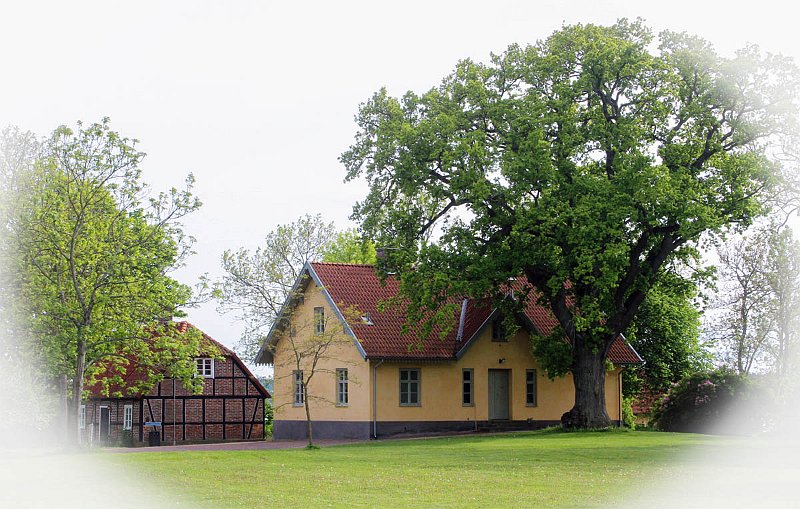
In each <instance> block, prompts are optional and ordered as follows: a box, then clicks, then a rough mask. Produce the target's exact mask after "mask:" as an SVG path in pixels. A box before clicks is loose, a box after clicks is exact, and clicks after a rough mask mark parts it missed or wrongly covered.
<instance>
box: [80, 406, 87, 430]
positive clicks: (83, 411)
mask: <svg viewBox="0 0 800 509" xmlns="http://www.w3.org/2000/svg"><path fill="white" fill-rule="evenodd" d="M78 426H80V428H81V429H85V428H86V405H81V409H80V412H79V413H78Z"/></svg>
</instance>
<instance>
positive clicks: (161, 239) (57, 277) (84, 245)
mask: <svg viewBox="0 0 800 509" xmlns="http://www.w3.org/2000/svg"><path fill="white" fill-rule="evenodd" d="M135 144H136V142H135V140H130V139H128V138H124V137H122V136H120V135H119V134H118V133H116V132H114V131H112V130H111V129H110V127H109V121H108V119H104V120H103V122H101V123H97V124H92V125H89V126H84V125H83V124H81V123H79V124H78V128H77V129H76V130H73V129H70V128H68V127H59V128H58V129H56V131H55V132H54V133H53V135H52V137H51V138H50V139H49V140H48V141H47V143H46V144H45V147H44V150H43V154H42V157H41V158H40V159H39V160H38V161H37V162H36V164H35V166H34V168H33V170H32V171H30V172H28V173H27V174H26V175H25V178H24V179H22V181H20V183H19V184H18V185H19V186H20V188H19V193H18V200H17V201H16V202H15V203H14V205H15V209H14V210H15V212H14V214H13V216H14V217H13V221H11V222H10V225H9V227H10V228H11V230H12V232H13V238H14V246H13V247H14V252H13V256H12V258H13V262H14V263H15V266H14V267H12V269H13V271H14V274H15V276H16V277H17V278H18V283H19V286H20V296H19V297H20V305H21V307H22V308H23V310H24V316H23V319H24V323H25V325H26V327H27V328H28V329H29V330H30V331H31V333H32V338H34V339H33V342H34V344H35V346H36V347H37V349H38V350H39V352H40V353H41V354H42V357H43V358H44V359H45V360H46V365H47V366H48V368H49V370H50V371H51V373H52V375H53V376H55V377H62V378H63V379H64V380H65V381H67V384H66V387H65V388H64V389H65V396H66V397H67V398H68V401H69V405H68V408H69V412H68V414H69V419H68V427H69V429H70V430H71V433H70V435H71V436H72V437H73V440H76V439H77V436H78V435H77V425H78V409H79V406H80V404H81V399H82V398H83V393H84V381H85V380H89V381H91V380H92V379H93V376H94V375H96V374H97V373H98V371H99V370H101V369H103V367H107V366H109V365H110V364H114V365H116V366H117V367H119V368H121V369H122V370H123V371H124V369H125V366H126V365H128V363H129V362H130V359H136V361H137V363H138V365H139V366H140V367H143V368H145V369H148V368H152V367H155V366H162V367H164V366H168V367H169V369H168V374H169V376H175V377H177V378H180V379H182V380H184V381H185V383H186V384H187V385H189V386H191V385H192V382H191V380H192V375H193V373H194V366H193V364H192V360H191V357H192V356H193V354H194V352H196V351H197V349H198V346H199V338H197V337H194V336H192V335H183V336H182V337H181V339H179V340H178V339H175V336H176V331H175V330H174V327H172V326H171V325H170V324H171V322H170V319H171V318H172V317H173V316H179V315H180V308H181V306H183V305H184V304H186V302H187V301H188V300H189V299H190V296H191V291H190V289H189V288H188V287H187V286H185V285H183V284H180V283H179V282H177V281H176V280H175V279H173V278H172V277H170V275H169V273H170V272H171V271H172V270H174V269H175V268H176V267H178V266H179V265H180V264H181V263H182V260H183V259H184V257H185V256H186V255H187V254H188V253H189V248H190V245H191V239H190V238H188V237H186V236H185V235H184V232H183V230H182V228H181V224H180V219H181V218H182V217H183V216H184V215H185V214H188V213H190V212H191V211H193V210H195V209H196V208H197V207H199V205H200V203H199V201H198V200H197V199H196V198H195V197H193V196H192V194H191V184H192V179H191V176H190V177H189V178H188V179H187V187H186V189H185V190H177V189H172V190H171V191H169V192H166V193H161V194H159V195H158V196H156V197H148V195H147V188H146V186H145V185H144V184H143V183H142V181H141V172H140V169H139V164H140V162H141V160H142V158H143V157H144V154H143V153H142V152H139V151H138V150H137V149H136V147H135ZM150 374H151V375H152V377H151V379H150V380H149V382H150V383H152V382H154V381H155V380H157V379H158V378H159V377H163V376H164V372H163V371H160V370H159V371H155V370H151V371H150Z"/></svg>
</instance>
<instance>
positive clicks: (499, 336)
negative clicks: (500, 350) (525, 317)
mask: <svg viewBox="0 0 800 509" xmlns="http://www.w3.org/2000/svg"><path fill="white" fill-rule="evenodd" d="M492 341H497V342H507V341H508V338H507V337H506V335H505V331H503V319H502V318H495V319H494V320H492Z"/></svg>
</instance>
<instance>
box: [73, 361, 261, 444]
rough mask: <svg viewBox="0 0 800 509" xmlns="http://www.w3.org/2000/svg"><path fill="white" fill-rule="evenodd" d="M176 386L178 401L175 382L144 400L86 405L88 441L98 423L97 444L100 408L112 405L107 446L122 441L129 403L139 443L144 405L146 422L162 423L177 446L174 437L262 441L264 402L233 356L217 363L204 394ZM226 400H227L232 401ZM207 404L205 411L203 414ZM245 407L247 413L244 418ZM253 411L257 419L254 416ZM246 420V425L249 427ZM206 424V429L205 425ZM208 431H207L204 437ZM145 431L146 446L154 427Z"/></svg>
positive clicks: (165, 437) (165, 433)
mask: <svg viewBox="0 0 800 509" xmlns="http://www.w3.org/2000/svg"><path fill="white" fill-rule="evenodd" d="M225 377H227V378H225ZM231 377H238V378H231ZM174 387H175V391H174V392H175V395H174V398H173V380H172V379H168V380H163V381H161V382H160V383H159V384H158V385H156V386H155V387H153V389H152V390H151V391H150V392H149V393H148V394H147V395H146V396H145V397H144V399H142V400H141V401H137V400H116V399H107V400H91V401H89V402H87V405H86V423H87V426H86V429H85V430H84V431H83V434H84V438H83V439H84V440H88V438H89V430H90V423H91V422H94V423H95V425H94V434H93V437H94V440H97V435H98V430H99V419H100V417H99V406H100V405H107V406H109V407H110V409H111V434H110V436H109V437H108V438H107V440H106V442H111V443H114V442H117V441H118V439H119V437H120V436H121V430H122V411H123V410H122V409H123V406H124V405H125V404H133V405H134V408H133V429H132V432H133V438H134V441H135V442H138V441H139V436H140V427H141V424H140V422H139V421H140V405H141V411H142V417H141V420H142V421H144V422H148V421H157V422H161V423H162V428H161V432H162V433H161V440H162V443H166V444H170V443H172V441H173V434H174V435H175V441H184V440H190V441H197V440H223V437H224V439H225V440H241V439H243V438H244V439H247V438H250V439H260V438H263V436H264V424H263V422H264V420H263V416H264V400H263V398H262V396H261V395H260V394H259V392H258V390H257V389H256V386H255V384H254V383H253V382H252V381H251V380H250V379H248V378H246V374H245V373H244V372H243V371H242V370H241V369H240V368H239V367H238V366H237V365H236V363H235V362H234V361H233V360H232V359H231V358H228V357H226V358H224V359H215V360H214V378H206V379H204V383H203V392H202V394H201V395H193V394H192V393H191V392H190V391H188V390H187V389H186V388H185V387H184V386H183V384H182V383H180V382H179V381H175V382H174ZM215 396H216V397H215ZM222 396H228V398H224V397H222ZM204 402H205V413H204V412H203V406H204V404H203V403H204ZM243 403H244V415H243V414H242V406H243ZM162 409H163V412H162ZM173 409H174V413H173ZM223 409H224V412H223ZM254 410H255V417H254V416H253V412H254ZM184 415H185V423H184ZM233 421H235V423H234V422H233ZM242 421H244V426H243V425H242ZM253 421H255V422H253ZM204 422H205V423H206V424H205V426H203V423H204ZM173 423H174V424H173ZM203 428H205V436H204V434H203ZM243 428H244V429H243ZM251 430H252V431H251ZM141 431H142V433H141V436H142V439H143V441H144V443H147V438H148V437H147V432H148V431H150V429H149V428H146V429H144V430H141Z"/></svg>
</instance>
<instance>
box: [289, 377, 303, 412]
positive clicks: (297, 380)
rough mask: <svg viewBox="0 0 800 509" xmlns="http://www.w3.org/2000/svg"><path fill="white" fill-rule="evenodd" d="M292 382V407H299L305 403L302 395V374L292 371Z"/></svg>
mask: <svg viewBox="0 0 800 509" xmlns="http://www.w3.org/2000/svg"><path fill="white" fill-rule="evenodd" d="M292 380H293V382H294V405H295V406H300V405H302V404H303V402H304V401H305V398H304V395H303V372H302V371H292Z"/></svg>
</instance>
